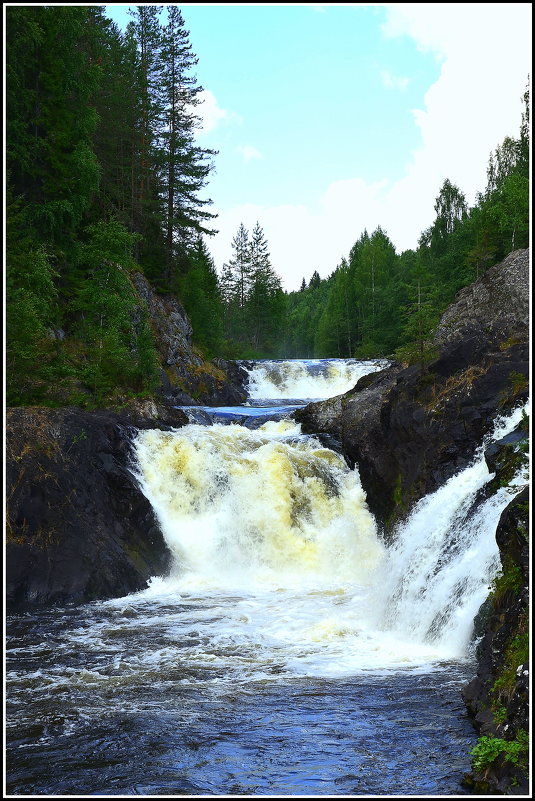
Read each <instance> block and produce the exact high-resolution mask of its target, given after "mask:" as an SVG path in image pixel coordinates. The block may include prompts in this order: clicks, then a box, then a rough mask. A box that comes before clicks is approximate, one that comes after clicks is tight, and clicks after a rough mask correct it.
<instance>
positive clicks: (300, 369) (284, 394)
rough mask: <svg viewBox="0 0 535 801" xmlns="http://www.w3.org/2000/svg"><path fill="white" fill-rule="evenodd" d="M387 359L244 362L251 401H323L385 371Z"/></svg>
mask: <svg viewBox="0 0 535 801" xmlns="http://www.w3.org/2000/svg"><path fill="white" fill-rule="evenodd" d="M387 365H388V362H387V361H386V360H384V359H373V360H368V361H358V360H357V359H304V360H297V359H292V360H286V361H259V362H253V363H252V366H251V363H243V364H242V366H243V367H245V369H247V371H248V372H249V385H248V387H247V391H248V394H249V400H250V401H252V402H255V401H259V400H288V399H294V398H299V399H300V400H302V401H304V400H320V399H324V398H332V397H334V396H335V395H341V394H342V393H344V392H348V391H349V390H350V389H352V388H353V387H354V386H355V384H356V383H357V381H358V380H359V378H362V376H364V375H367V374H368V373H373V372H376V371H378V370H382V369H384V368H385V367H386V366H387Z"/></svg>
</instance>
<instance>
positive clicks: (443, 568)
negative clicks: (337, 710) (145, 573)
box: [136, 410, 521, 680]
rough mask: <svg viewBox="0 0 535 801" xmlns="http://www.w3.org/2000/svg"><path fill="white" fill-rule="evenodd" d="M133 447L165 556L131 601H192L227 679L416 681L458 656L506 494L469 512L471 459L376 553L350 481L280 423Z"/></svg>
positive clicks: (476, 470) (360, 497)
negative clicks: (168, 555) (383, 677)
mask: <svg viewBox="0 0 535 801" xmlns="http://www.w3.org/2000/svg"><path fill="white" fill-rule="evenodd" d="M520 415H521V410H518V411H517V412H516V413H515V414H514V415H513V416H512V417H511V418H510V419H509V420H508V421H505V422H504V421H502V422H501V423H500V424H499V425H497V427H496V434H495V436H496V438H499V437H500V436H503V435H504V434H505V433H507V431H509V430H512V428H514V426H515V425H516V423H517V422H518V420H519V419H520ZM136 447H137V458H138V466H139V479H140V482H141V484H142V486H143V489H144V492H145V494H146V495H147V497H148V498H149V500H150V501H151V503H152V505H153V507H154V509H155V511H156V513H157V516H158V518H159V520H160V523H161V526H162V530H163V532H164V535H165V538H166V541H167V543H168V545H169V547H170V549H171V551H172V553H173V555H174V568H173V570H172V571H171V574H170V576H168V577H167V578H164V579H154V580H153V581H152V583H151V586H150V587H149V589H148V590H147V591H145V596H144V597H147V598H149V597H153V598H156V597H162V598H165V597H167V598H168V599H169V600H171V599H173V598H174V599H182V600H183V601H185V600H186V599H190V600H191V599H192V598H195V599H197V601H196V602H197V603H201V604H204V605H205V606H206V610H207V611H206V618H207V619H206V620H205V621H202V620H201V622H199V623H198V625H197V627H196V629H195V633H196V636H199V637H201V641H202V642H203V643H205V644H209V645H210V647H209V648H208V652H209V654H210V657H209V660H214V659H215V660H216V661H217V662H218V661H219V660H220V659H221V660H223V659H224V655H225V654H226V655H228V648H229V647H232V649H233V653H234V661H233V663H232V664H233V667H234V668H235V669H236V671H237V673H236V676H237V678H238V677H239V679H240V680H244V679H245V678H247V679H254V678H258V677H259V676H260V675H266V671H267V674H268V675H269V674H270V671H271V670H272V669H273V666H274V665H275V664H276V666H277V673H278V674H281V673H282V674H287V675H314V676H325V677H328V676H344V675H351V674H355V673H358V672H361V671H366V672H367V671H373V672H382V671H385V670H386V671H389V670H405V669H413V670H415V669H421V670H426V671H428V670H433V669H437V668H438V667H440V665H441V663H445V662H447V661H448V660H451V659H463V658H465V657H466V656H467V652H468V645H469V642H470V638H471V633H472V622H473V619H474V616H475V614H476V613H477V611H478V608H479V606H480V605H481V603H482V602H483V601H484V600H485V597H486V595H487V594H488V588H489V584H490V582H491V581H492V578H493V577H494V575H496V572H497V570H498V569H499V557H498V549H497V545H496V542H495V538H494V531H495V527H496V523H497V520H498V518H499V514H500V513H501V510H502V509H503V508H505V506H506V505H507V503H508V502H509V500H510V499H511V498H512V497H513V495H514V492H515V489H514V488H513V490H506V489H504V490H503V491H500V492H498V493H497V494H496V495H494V496H493V497H492V498H490V499H487V500H483V501H481V502H480V501H479V498H478V492H479V491H480V490H481V488H482V487H484V485H485V484H486V483H487V482H488V481H489V480H490V478H491V475H490V473H489V471H488V469H487V467H486V464H485V462H484V459H483V455H482V452H481V453H480V454H479V455H478V457H477V458H476V459H475V460H474V463H473V464H472V465H471V466H470V467H468V468H466V470H464V471H461V472H460V473H459V474H458V475H457V476H454V477H453V478H452V479H450V481H449V482H447V484H445V485H444V486H443V487H441V488H440V489H439V490H438V491H437V492H436V493H434V494H433V495H430V496H428V497H427V498H425V499H423V500H422V501H421V502H420V504H418V505H417V507H416V509H415V510H414V512H413V514H412V515H411V517H410V518H409V520H408V521H406V523H405V524H404V525H403V526H401V527H400V528H399V530H398V533H397V537H396V540H395V542H394V543H393V545H391V546H390V547H389V548H386V547H385V546H384V544H383V543H382V540H381V538H380V536H379V534H378V531H377V527H376V524H375V522H374V519H373V516H372V515H371V513H370V511H369V510H368V508H367V506H366V501H365V495H364V492H363V490H362V487H361V484H360V479H359V475H358V470H356V469H355V470H351V469H349V468H348V467H347V465H346V463H345V461H344V460H343V458H342V457H341V456H339V455H338V454H336V453H334V452H333V451H330V450H329V449H327V448H325V447H323V446H322V444H321V443H320V442H319V441H318V440H317V439H316V438H314V437H311V436H303V435H302V434H301V433H300V427H299V425H297V424H295V423H293V422H291V421H289V420H283V421H280V422H269V423H266V424H264V425H263V426H261V427H260V428H259V429H257V430H254V431H251V430H249V429H246V428H244V427H242V426H238V425H213V426H208V427H206V426H198V425H189V426H185V427H184V428H182V429H180V430H178V431H174V432H161V431H145V432H141V433H140V434H139V437H138V439H137V445H136ZM519 480H520V479H519ZM518 489H520V486H519V487H518ZM511 493H512V494H511ZM201 599H203V600H201ZM202 653H204V654H205V655H206V653H207V652H206V649H204V650H203V651H202ZM192 656H193V654H192ZM199 658H201V657H200V656H199V653H196V654H195V659H199ZM202 658H204V657H202ZM221 664H223V662H221Z"/></svg>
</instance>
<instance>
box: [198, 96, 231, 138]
mask: <svg viewBox="0 0 535 801" xmlns="http://www.w3.org/2000/svg"><path fill="white" fill-rule="evenodd" d="M200 98H201V102H200V103H199V105H198V106H196V107H195V109H194V113H195V114H196V115H197V116H198V117H199V118H200V121H201V122H200V127H199V128H198V129H197V135H198V136H200V135H202V134H205V133H209V132H210V131H213V130H214V128H216V127H217V126H218V125H219V123H220V122H221V121H222V120H226V121H229V120H235V119H237V115H236V114H233V113H231V112H230V111H227V110H226V109H224V108H221V107H220V106H219V105H218V102H217V100H216V98H215V95H214V93H213V92H210V90H209V89H203V91H202V92H201V93H200Z"/></svg>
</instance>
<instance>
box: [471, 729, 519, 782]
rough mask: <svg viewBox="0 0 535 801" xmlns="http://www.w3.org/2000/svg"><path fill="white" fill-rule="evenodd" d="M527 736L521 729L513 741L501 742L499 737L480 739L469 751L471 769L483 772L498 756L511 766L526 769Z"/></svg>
mask: <svg viewBox="0 0 535 801" xmlns="http://www.w3.org/2000/svg"><path fill="white" fill-rule="evenodd" d="M528 749H529V734H528V732H527V731H524V730H523V729H521V730H520V731H519V732H518V733H517V735H516V738H515V739H514V740H502V739H501V738H499V737H480V738H479V739H478V741H477V743H476V745H475V747H474V748H473V749H472V750H471V752H470V753H471V755H472V757H473V761H472V767H473V769H474V770H476V771H478V772H485V771H486V770H487V769H488V768H489V767H490V766H491V765H492V764H493V763H494V762H495V761H496V760H497V759H498V757H500V756H503V758H504V759H506V760H507V761H508V762H511V763H512V764H513V765H518V766H519V767H521V768H524V769H525V768H527V759H528Z"/></svg>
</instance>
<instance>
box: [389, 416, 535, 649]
mask: <svg viewBox="0 0 535 801" xmlns="http://www.w3.org/2000/svg"><path fill="white" fill-rule="evenodd" d="M523 411H527V407H526V408H525V409H524V410H523V409H521V408H518V409H516V410H515V411H514V412H513V413H512V415H510V416H509V417H507V418H499V419H498V421H497V422H496V424H495V426H494V430H493V431H492V433H491V434H490V435H489V436H488V437H487V439H486V440H485V442H484V443H483V445H482V446H481V447H480V448H479V450H478V452H477V453H476V456H475V458H474V460H473V463H472V464H471V465H469V466H468V467H467V468H466V469H464V470H461V471H460V472H459V473H457V475H454V476H453V477H452V478H451V479H450V480H449V481H447V482H446V483H445V484H444V485H443V486H442V487H440V488H439V489H438V490H437V491H436V492H434V493H433V494H431V495H428V496H426V497H425V498H423V499H422V500H421V501H420V502H419V503H418V504H417V505H416V508H415V509H414V511H413V512H412V514H411V516H410V518H409V519H408V520H407V521H406V522H405V523H403V524H402V525H400V526H398V529H397V531H396V532H394V537H393V545H392V546H391V548H390V549H389V551H388V557H387V559H386V560H385V563H384V566H383V577H384V581H385V582H386V581H388V584H389V591H388V593H387V595H386V598H385V603H384V616H383V625H384V627H385V628H386V629H391V630H394V631H396V632H398V633H400V634H401V633H403V634H405V635H406V636H408V637H410V638H414V639H416V640H420V641H422V640H423V641H426V642H430V643H434V644H436V645H437V647H439V648H442V649H443V650H444V653H445V654H447V655H448V656H449V657H462V656H463V655H465V654H466V651H467V648H468V645H469V643H470V640H471V634H472V627H473V626H472V624H473V620H474V617H475V615H476V614H477V612H478V610H479V607H480V606H481V604H482V603H483V601H484V600H485V599H486V597H487V595H488V592H489V589H490V583H491V581H492V579H493V578H494V577H495V576H496V574H497V572H498V570H499V569H500V557H499V550H498V546H497V543H496V537H495V533H496V526H497V524H498V521H499V519H500V515H501V513H502V511H503V510H504V509H505V507H506V506H507V504H508V503H509V502H510V501H511V500H512V498H513V497H514V496H515V495H516V494H517V493H518V492H519V491H520V490H521V489H522V487H523V486H525V485H526V484H527V482H528V476H527V475H526V474H525V473H524V470H522V469H521V470H519V472H518V473H517V475H516V476H515V477H514V479H513V481H512V482H511V483H510V485H509V486H506V487H501V488H499V489H498V491H497V492H496V493H494V494H493V495H491V496H490V497H485V495H484V493H483V492H482V490H483V488H484V486H485V485H486V484H487V483H488V482H489V481H490V479H491V478H492V477H493V474H491V473H490V472H489V470H488V467H487V464H486V462H485V456H484V449H485V447H486V446H487V445H489V444H490V443H491V442H496V441H497V440H499V439H501V438H502V437H503V436H505V435H506V434H508V433H510V432H511V431H513V430H514V428H515V427H516V426H517V425H518V423H519V422H520V420H521V417H522V412H523Z"/></svg>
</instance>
